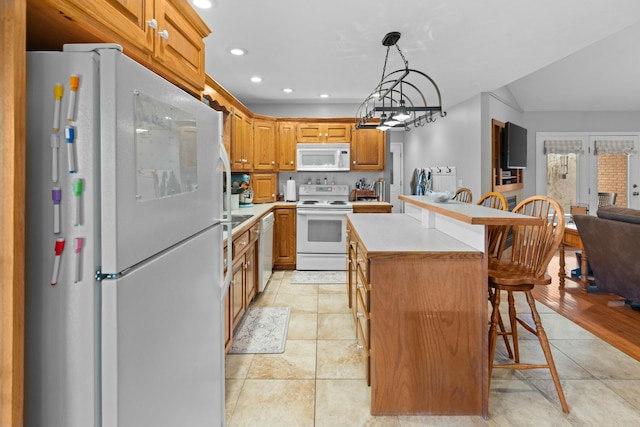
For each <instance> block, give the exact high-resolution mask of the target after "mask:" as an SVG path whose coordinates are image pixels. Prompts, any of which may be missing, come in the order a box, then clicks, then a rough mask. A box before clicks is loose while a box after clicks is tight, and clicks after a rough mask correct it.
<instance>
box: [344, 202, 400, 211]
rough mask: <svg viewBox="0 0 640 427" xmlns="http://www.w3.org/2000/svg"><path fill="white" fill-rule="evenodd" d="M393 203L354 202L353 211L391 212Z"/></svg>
mask: <svg viewBox="0 0 640 427" xmlns="http://www.w3.org/2000/svg"><path fill="white" fill-rule="evenodd" d="M392 209H393V205H392V204H391V203H376V202H367V203H354V204H353V213H391V210H392Z"/></svg>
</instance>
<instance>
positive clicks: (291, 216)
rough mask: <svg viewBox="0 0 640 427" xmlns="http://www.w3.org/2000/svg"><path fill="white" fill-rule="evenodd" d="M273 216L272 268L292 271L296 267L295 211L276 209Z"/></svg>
mask: <svg viewBox="0 0 640 427" xmlns="http://www.w3.org/2000/svg"><path fill="white" fill-rule="evenodd" d="M274 216H275V223H274V228H273V231H274V239H273V263H274V267H277V268H283V269H287V270H293V269H295V267H296V210H295V208H294V209H289V208H276V210H275V211H274Z"/></svg>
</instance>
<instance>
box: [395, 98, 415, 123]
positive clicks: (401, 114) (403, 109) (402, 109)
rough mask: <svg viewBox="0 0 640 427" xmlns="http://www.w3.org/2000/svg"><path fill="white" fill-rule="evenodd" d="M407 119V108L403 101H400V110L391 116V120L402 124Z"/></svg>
mask: <svg viewBox="0 0 640 427" xmlns="http://www.w3.org/2000/svg"><path fill="white" fill-rule="evenodd" d="M409 117H411V115H409V112H408V111H407V107H406V106H405V105H404V99H401V100H400V109H399V110H398V113H397V114H395V115H394V116H393V119H394V120H398V121H399V122H404V121H405V120H407V119H408V118H409Z"/></svg>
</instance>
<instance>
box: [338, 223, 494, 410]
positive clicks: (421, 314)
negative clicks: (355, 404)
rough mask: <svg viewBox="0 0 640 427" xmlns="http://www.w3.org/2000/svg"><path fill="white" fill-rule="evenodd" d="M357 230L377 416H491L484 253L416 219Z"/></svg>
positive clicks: (358, 293)
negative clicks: (488, 391) (488, 402)
mask: <svg viewBox="0 0 640 427" xmlns="http://www.w3.org/2000/svg"><path fill="white" fill-rule="evenodd" d="M347 230H348V238H349V256H350V260H349V263H348V265H349V275H348V276H349V281H348V287H349V291H348V292H349V296H350V306H351V307H352V310H353V313H354V320H355V322H356V330H357V336H358V341H359V344H360V345H361V346H362V349H363V351H365V355H366V357H365V359H366V365H367V367H368V368H369V369H370V372H369V375H370V383H371V414H372V415H401V414H412V415H419V414H425V415H426V414H429V415H483V416H486V408H487V405H486V398H485V396H484V390H485V388H486V382H485V381H486V376H487V364H486V360H485V359H486V334H487V307H486V305H487V302H486V298H487V295H486V292H487V290H486V280H485V278H484V276H485V275H486V270H484V267H483V265H484V259H483V253H482V252H480V251H477V250H474V249H473V248H471V247H469V246H466V245H465V244H463V243H462V242H460V241H458V240H455V239H453V238H451V237H449V236H447V235H445V234H444V233H442V232H440V231H438V230H435V229H427V228H423V227H421V225H420V223H419V222H418V221H416V220H415V219H413V218H411V217H409V216H408V215H402V214H369V215H364V216H363V215H349V216H348V223H347ZM391 236H394V238H393V239H390V237H391ZM392 242H396V243H392Z"/></svg>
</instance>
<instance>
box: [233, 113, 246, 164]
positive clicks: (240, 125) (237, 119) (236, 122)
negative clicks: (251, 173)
mask: <svg viewBox="0 0 640 427" xmlns="http://www.w3.org/2000/svg"><path fill="white" fill-rule="evenodd" d="M243 134H244V114H242V113H240V112H239V111H237V110H234V112H233V114H232V115H231V159H230V160H231V170H232V171H241V170H243V168H244V164H245V158H244V154H243V151H242V149H243Z"/></svg>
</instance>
